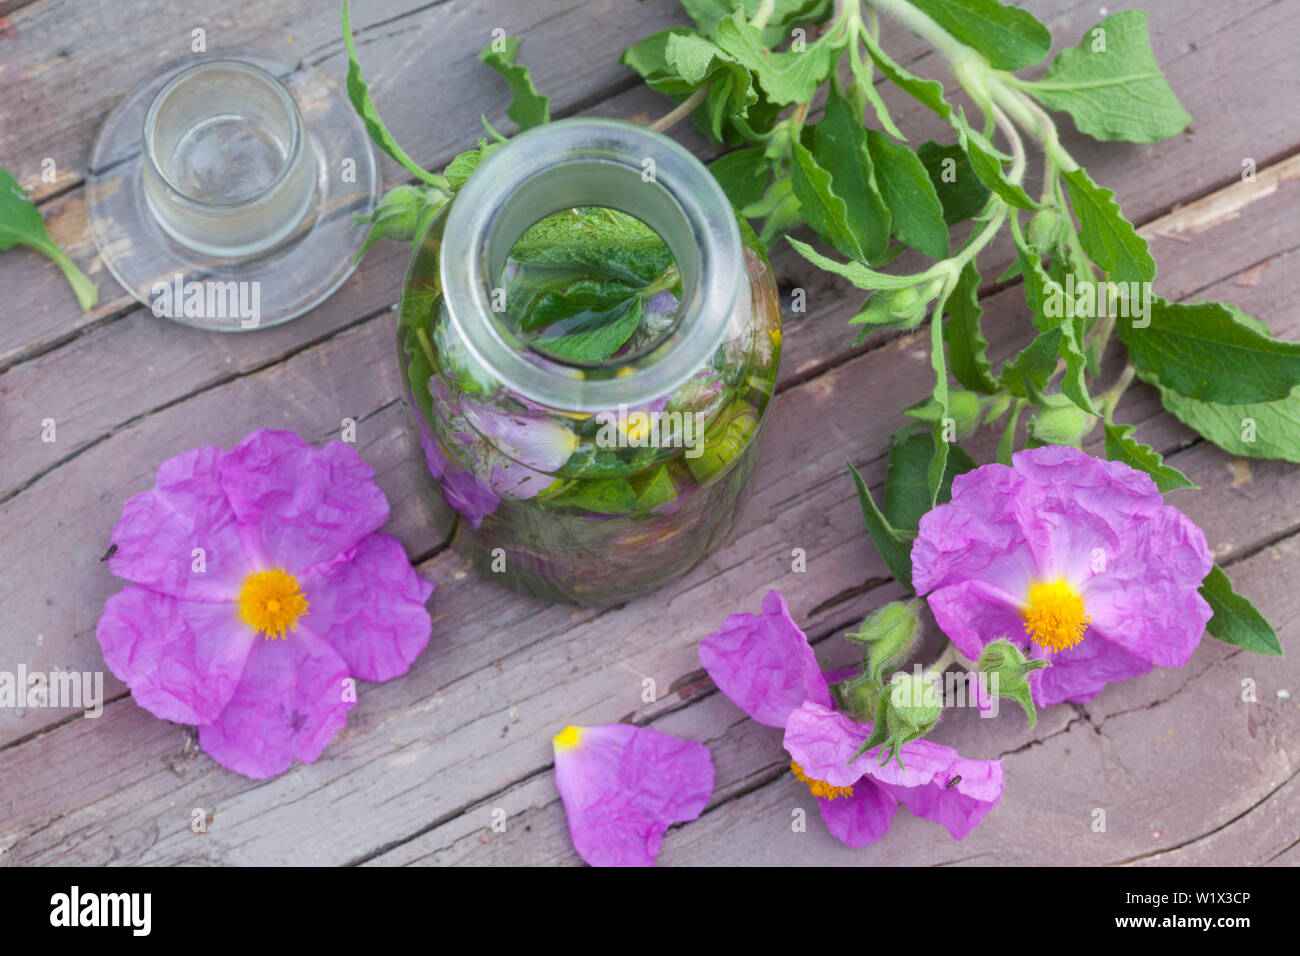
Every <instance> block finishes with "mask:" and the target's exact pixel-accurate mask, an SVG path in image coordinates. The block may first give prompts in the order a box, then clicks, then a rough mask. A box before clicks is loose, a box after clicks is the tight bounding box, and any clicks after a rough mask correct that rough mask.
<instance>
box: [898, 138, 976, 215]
mask: <svg viewBox="0 0 1300 956" xmlns="http://www.w3.org/2000/svg"><path fill="white" fill-rule="evenodd" d="M916 155H917V156H918V157H919V158H920V160H921V162H922V163H923V164H925V171H926V172H927V173H929V174H930V182H932V183H934V191H935V192H936V193H937V194H938V196H939V202H940V203H942V204H943V221H944V222H946V223H947V224H948V225H950V226H955V225H956V224H957V223H959V222H964V221H965V220H967V219H970V218H972V217H973V216H976V215H978V214H979V212H980V210H982V209H983V208H984V204H985V203H987V202H988V200H989V192H990V190H989V188H988V187H987V186H985V185H984V184H983V183H982V182H980V179H979V177H978V176H976V175H975V170H974V168H973V167H972V166H971V164H970V158H969V157H968V156H967V155H966V151H965V150H964V149H962V148H961V147H960V146H958V145H957V144H956V143H953V144H951V145H948V146H941V145H939V144H938V143H936V142H934V141H933V140H927V141H926V142H924V143H922V144H921V145H920V146H918V147H917V148H916Z"/></svg>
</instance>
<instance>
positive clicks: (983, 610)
mask: <svg viewBox="0 0 1300 956" xmlns="http://www.w3.org/2000/svg"><path fill="white" fill-rule="evenodd" d="M926 600H927V601H928V602H929V605H930V610H931V612H933V614H934V620H935V622H936V623H937V624H938V625H939V628H940V630H942V631H943V632H944V633H945V634H947V635H948V638H949V640H951V641H952V642H953V644H954V645H956V647H957V650H959V651H961V652H962V654H963V655H965V656H966V658H967V659H968V660H971V661H976V660H979V656H980V654H981V653H982V652H983V650H984V645H985V644H987V643H988V641H989V638H988V635H990V634H997V635H1001V636H1005V637H1007V638H1008V639H1010V640H1012V641H1015V640H1017V639H1018V638H1021V637H1024V636H1025V619H1024V617H1023V616H1022V614H1021V607H1022V604H1021V602H1020V601H1019V600H1017V599H1016V598H1015V597H1014V596H1013V595H1011V594H1008V593H1007V592H1006V591H1004V590H1002V589H1001V588H999V587H997V586H995V585H993V584H990V583H988V582H987V581H981V580H978V579H976V578H971V579H970V580H967V581H962V582H961V583H960V584H950V585H948V586H947V587H942V588H939V589H938V590H937V591H931V592H930V595H929V597H928V598H927V599H926Z"/></svg>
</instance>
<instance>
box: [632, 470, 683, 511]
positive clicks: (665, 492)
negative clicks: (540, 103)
mask: <svg viewBox="0 0 1300 956" xmlns="http://www.w3.org/2000/svg"><path fill="white" fill-rule="evenodd" d="M676 497H677V488H676V486H675V485H674V484H673V479H672V475H670V474H669V473H668V466H667V465H663V466H661V467H660V468H659V469H658V470H657V471H656V472H655V473H654V475H653V476H652V477H651V478H650V480H649V481H647V482H646V483H645V485H644V486H643V487H642V488H641V490H640V492H638V493H637V496H636V506H637V508H639V509H640V510H641V511H649V510H650V509H651V508H657V507H659V506H660V505H662V504H664V503H666V502H669V501H672V500H673V499H674V498H676Z"/></svg>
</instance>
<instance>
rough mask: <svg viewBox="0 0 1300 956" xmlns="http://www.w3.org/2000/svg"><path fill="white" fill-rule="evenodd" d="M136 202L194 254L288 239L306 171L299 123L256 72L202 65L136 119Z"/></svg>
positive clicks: (252, 251) (247, 66) (307, 189)
mask: <svg viewBox="0 0 1300 956" xmlns="http://www.w3.org/2000/svg"><path fill="white" fill-rule="evenodd" d="M144 155H145V162H144V164H143V179H144V195H145V200H146V202H147V203H148V205H149V209H150V211H151V212H152V213H153V215H154V217H155V218H156V219H157V221H158V224H159V225H160V226H161V227H162V228H163V230H164V231H166V233H167V234H168V235H169V236H171V237H172V238H173V239H175V240H176V241H177V242H179V243H181V244H182V245H185V246H187V247H188V248H190V249H193V250H195V251H197V252H201V253H204V254H206V255H211V256H219V257H223V258H241V257H247V256H252V255H256V254H257V253H259V252H264V251H265V250H267V249H270V248H272V247H273V246H275V245H276V244H277V243H279V242H281V241H282V240H283V239H284V238H285V237H286V236H288V235H289V234H290V233H291V232H293V231H294V229H295V228H297V227H298V225H299V224H300V223H301V222H302V220H303V217H304V216H305V215H306V213H307V210H308V208H309V207H310V206H311V202H312V196H313V192H314V190H315V182H316V176H315V170H314V163H313V162H312V161H311V156H310V150H309V149H308V146H307V140H306V136H305V133H304V128H303V120H302V115H301V114H300V113H299V111H298V107H297V105H296V104H295V103H294V100H293V97H292V96H290V95H289V92H288V90H286V89H285V87H284V85H283V84H282V83H280V81H279V80H277V79H276V78H275V77H274V76H272V75H271V74H270V73H268V72H267V71H266V70H263V69H261V68H260V67H257V66H254V65H253V64H251V63H246V62H242V61H240V60H228V59H210V60H204V61H203V62H201V63H198V64H196V65H195V66H192V67H190V68H189V69H187V70H184V71H182V72H181V73H178V74H177V75H176V76H174V77H173V78H172V79H171V80H170V81H168V83H167V84H166V85H165V86H163V88H162V89H161V90H159V91H158V95H157V96H155V97H154V99H153V102H152V103H151V104H150V106H149V109H148V112H147V113H146V114H145V120H144Z"/></svg>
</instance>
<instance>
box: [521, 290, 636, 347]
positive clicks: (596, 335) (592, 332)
mask: <svg viewBox="0 0 1300 956" xmlns="http://www.w3.org/2000/svg"><path fill="white" fill-rule="evenodd" d="M641 305H642V301H641V298H640V297H637V299H636V300H635V301H634V302H633V303H632V307H631V308H629V309H628V310H627V312H625V313H624V314H623V315H622V316H621V317H619V318H618V319H614V320H610V319H609V318H608V317H607V316H600V317H599V318H598V320H596V321H593V323H592V328H590V329H589V330H584V331H582V332H575V333H574V334H572V335H558V336H554V337H552V338H541V339H538V340H537V342H536V343H535V344H536V345H537V346H538V347H539V348H542V349H545V350H546V351H547V352H550V353H551V354H552V355H559V356H560V357H562V358H566V359H568V360H569V361H571V362H603V361H605V359H607V358H609V357H610V356H611V355H613V354H614V353H615V352H617V351H618V350H619V349H621V348H622V347H623V346H624V345H625V344H627V340H628V339H630V338H631V337H632V333H633V332H635V331H636V329H637V326H638V325H640V324H641Z"/></svg>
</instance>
